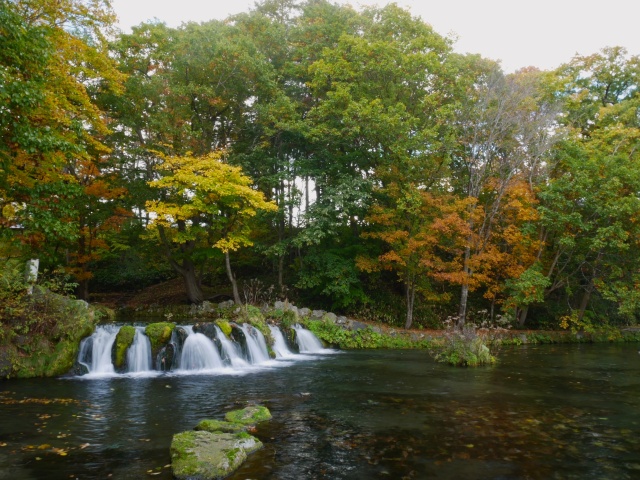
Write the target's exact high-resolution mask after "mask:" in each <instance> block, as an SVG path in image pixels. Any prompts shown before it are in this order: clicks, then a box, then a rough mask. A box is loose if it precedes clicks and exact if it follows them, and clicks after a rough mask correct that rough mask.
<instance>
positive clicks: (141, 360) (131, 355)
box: [127, 327, 152, 372]
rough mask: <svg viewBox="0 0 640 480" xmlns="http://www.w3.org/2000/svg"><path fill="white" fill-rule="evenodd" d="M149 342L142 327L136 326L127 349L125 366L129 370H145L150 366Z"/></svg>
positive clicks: (149, 368)
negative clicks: (131, 341)
mask: <svg viewBox="0 0 640 480" xmlns="http://www.w3.org/2000/svg"><path fill="white" fill-rule="evenodd" d="M151 367H152V360H151V342H150V341H149V337H147V336H146V335H145V334H144V327H136V334H135V336H134V337H133V343H132V344H131V346H130V347H129V349H128V350H127V368H128V371H129V372H147V371H149V370H151V369H152V368H151Z"/></svg>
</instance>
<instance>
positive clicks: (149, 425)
mask: <svg viewBox="0 0 640 480" xmlns="http://www.w3.org/2000/svg"><path fill="white" fill-rule="evenodd" d="M247 403H259V404H263V405H265V406H267V407H268V408H269V409H270V410H271V412H272V414H273V419H272V420H271V421H269V422H266V423H264V424H260V425H259V426H258V428H257V431H256V432H255V433H254V434H255V435H256V436H257V437H259V438H260V439H261V440H262V441H263V443H264V445H265V446H264V448H263V449H262V450H260V451H259V452H257V453H255V454H252V455H251V456H250V457H249V460H248V461H247V462H246V463H245V464H244V465H243V466H242V467H241V468H240V470H238V471H236V472H235V473H234V474H233V475H232V476H231V477H229V478H230V479H232V480H240V479H274V480H275V479H277V480H288V479H291V480H304V479H332V480H333V479H350V480H351V479H363V480H364V479H394V480H395V479H403V478H411V479H431V478H433V479H574V478H575V479H581V480H584V479H637V478H640V355H639V354H638V345H635V344H620V345H617V344H616V345H556V346H554V345H545V346H531V345H530V346H522V347H517V348H513V349H510V350H506V351H503V352H502V354H501V356H500V363H499V364H498V365H496V366H493V367H488V368H484V367H482V368H454V367H449V366H446V365H441V364H437V363H435V362H434V361H433V360H432V359H431V358H430V357H429V355H428V354H427V353H426V352H424V351H395V350H392V351H349V352H324V353H321V354H313V355H292V356H287V357H285V358H283V359H281V360H278V361H271V362H267V363H266V364H263V365H257V366H255V367H251V368H243V369H235V370H234V369H228V371H226V372H221V373H207V374H203V373H201V374H195V373H189V372H185V373H183V374H180V373H176V372H170V373H156V374H153V375H146V374H131V375H111V376H93V377H92V376H85V377H73V378H60V379H32V380H12V381H2V382H0V479H2V480H4V479H7V480H8V479H11V480H22V479H54V480H55V479H73V478H78V479H108V478H113V479H145V478H149V479H151V478H159V479H170V478H172V476H171V469H170V468H169V466H168V465H169V463H170V456H169V446H170V444H171V438H172V435H173V434H174V433H177V432H180V431H184V430H189V429H192V428H193V427H194V426H195V425H196V424H197V423H198V421H199V420H201V419H203V418H218V419H222V417H223V416H224V413H225V412H227V411H229V410H232V409H237V408H242V407H243V406H245V405H246V404H247Z"/></svg>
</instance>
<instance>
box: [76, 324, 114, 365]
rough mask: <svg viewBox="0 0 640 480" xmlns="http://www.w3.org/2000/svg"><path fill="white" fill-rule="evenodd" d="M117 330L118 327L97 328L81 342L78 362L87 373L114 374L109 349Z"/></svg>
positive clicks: (105, 326)
mask: <svg viewBox="0 0 640 480" xmlns="http://www.w3.org/2000/svg"><path fill="white" fill-rule="evenodd" d="M118 330H120V327H119V326H114V325H104V326H99V327H97V328H96V331H95V332H94V333H93V335H91V336H90V337H89V338H85V339H84V340H82V342H81V343H80V353H79V354H78V362H79V363H80V364H81V365H84V366H85V367H86V368H87V370H88V372H89V373H114V372H115V370H114V368H113V362H112V361H111V349H112V347H113V342H114V341H115V339H116V335H117V334H118Z"/></svg>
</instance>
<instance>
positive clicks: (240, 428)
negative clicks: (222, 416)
mask: <svg viewBox="0 0 640 480" xmlns="http://www.w3.org/2000/svg"><path fill="white" fill-rule="evenodd" d="M247 426H248V425H243V424H242V423H235V422H225V421H224V420H210V419H206V420H201V421H200V423H198V425H196V427H195V430H204V431H205V432H224V433H238V432H244V431H245V430H246V429H247Z"/></svg>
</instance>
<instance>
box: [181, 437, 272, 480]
mask: <svg viewBox="0 0 640 480" xmlns="http://www.w3.org/2000/svg"><path fill="white" fill-rule="evenodd" d="M260 448H262V442H260V440H258V439H257V438H255V437H253V436H252V435H249V434H248V433H246V432H240V433H221V432H216V433H212V432H206V431H192V432H182V433H178V434H176V435H174V436H173V441H172V442H171V469H172V470H173V476H174V478H177V479H178V480H187V479H188V480H211V479H220V478H224V477H226V476H228V475H229V474H231V473H232V472H233V471H234V470H236V469H237V468H238V467H239V466H240V465H241V464H242V463H243V462H244V461H245V460H246V459H247V454H249V453H252V452H254V451H256V450H258V449H260Z"/></svg>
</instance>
